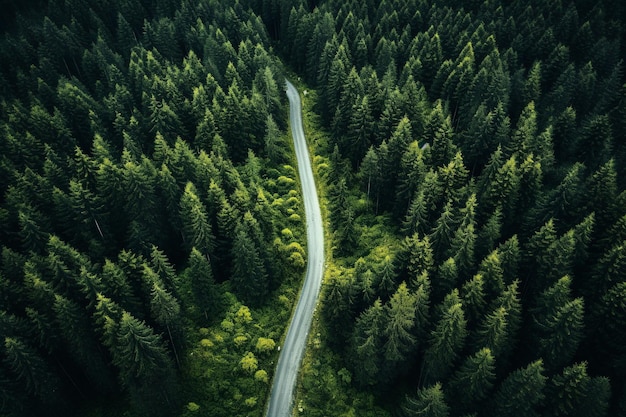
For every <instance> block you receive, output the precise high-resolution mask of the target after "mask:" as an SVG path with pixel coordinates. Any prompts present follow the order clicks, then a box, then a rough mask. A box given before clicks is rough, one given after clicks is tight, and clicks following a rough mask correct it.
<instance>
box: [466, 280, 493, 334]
mask: <svg viewBox="0 0 626 417" xmlns="http://www.w3.org/2000/svg"><path fill="white" fill-rule="evenodd" d="M484 287H485V281H484V280H483V276H482V275H481V274H476V275H474V276H473V277H472V279H470V280H469V281H466V282H465V283H464V284H463V286H462V287H461V290H460V296H461V299H462V300H463V306H464V311H465V312H466V315H467V321H468V323H469V324H470V325H472V324H474V323H476V322H477V320H478V319H479V318H480V317H481V316H482V314H483V313H484V311H485V307H486V306H487V300H486V297H485V288H484Z"/></svg>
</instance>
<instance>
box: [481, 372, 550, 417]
mask: <svg viewBox="0 0 626 417" xmlns="http://www.w3.org/2000/svg"><path fill="white" fill-rule="evenodd" d="M543 371H544V370H543V363H542V361H541V360H537V361H535V362H531V363H530V364H528V365H527V366H526V367H524V368H520V369H518V370H516V371H513V372H512V373H511V374H509V376H508V377H507V378H506V379H505V380H504V381H503V382H502V384H500V386H499V387H498V389H497V391H496V393H495V395H494V396H493V398H492V400H491V404H490V407H488V408H487V409H486V414H487V415H490V416H494V417H496V416H499V417H506V416H524V417H533V416H539V415H540V414H539V413H538V412H537V411H536V410H537V408H538V406H539V405H540V403H541V402H542V400H543V399H544V398H545V393H544V389H545V386H546V380H547V378H546V377H545V376H544V375H543Z"/></svg>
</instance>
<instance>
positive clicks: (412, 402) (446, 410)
mask: <svg viewBox="0 0 626 417" xmlns="http://www.w3.org/2000/svg"><path fill="white" fill-rule="evenodd" d="M402 413H403V414H402V415H403V416H406V417H417V416H419V417H448V416H449V415H450V407H449V406H448V404H447V403H446V399H445V395H444V391H443V389H442V388H441V384H440V383H439V382H437V383H436V384H434V385H431V386H429V387H427V388H419V389H418V390H417V395H416V396H415V397H408V396H407V397H406V399H405V400H404V404H403V405H402Z"/></svg>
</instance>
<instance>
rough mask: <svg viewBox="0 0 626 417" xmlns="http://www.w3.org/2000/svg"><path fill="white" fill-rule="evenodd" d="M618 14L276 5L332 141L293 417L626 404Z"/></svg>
mask: <svg viewBox="0 0 626 417" xmlns="http://www.w3.org/2000/svg"><path fill="white" fill-rule="evenodd" d="M623 7H624V6H623V5H622V4H621V3H619V2H585V1H554V2H553V1H550V2H546V1H532V0H530V1H497V0H496V1H485V2H480V1H465V2H463V1H461V2H458V1H446V0H441V1H434V2H432V1H428V2H427V1H420V0H414V1H410V0H408V1H400V0H398V1H393V0H390V1H385V0H383V1H381V2H374V1H332V0H330V1H325V2H320V3H319V4H318V5H317V7H316V8H315V9H312V10H311V9H310V8H307V5H306V4H301V5H299V6H298V7H293V8H291V10H290V12H289V14H288V15H287V14H286V13H284V14H282V15H281V18H280V20H277V18H275V17H274V16H275V14H274V13H273V12H272V11H271V10H269V9H264V11H265V13H264V14H262V16H263V19H264V20H265V22H266V24H268V25H269V28H270V33H273V34H274V35H275V36H277V37H279V39H281V44H280V45H281V48H282V51H283V54H284V56H285V57H287V60H288V61H289V62H290V64H291V65H292V66H293V68H295V70H296V71H297V72H298V73H301V74H302V75H303V77H305V79H306V80H307V82H309V83H310V84H311V85H312V86H314V87H315V89H316V93H317V102H316V103H315V107H314V110H315V112H316V113H317V114H319V118H317V119H316V118H315V117H313V116H311V120H312V123H317V124H318V125H319V126H320V127H321V128H323V129H324V132H325V134H323V135H322V137H321V139H320V140H319V144H320V145H319V147H320V149H322V151H321V152H323V153H325V159H324V161H323V162H322V163H321V165H320V167H322V169H321V171H322V172H321V175H322V176H323V177H324V178H325V179H326V183H327V184H328V185H327V190H326V191H327V192H326V197H327V199H328V203H329V213H330V214H329V220H330V223H331V226H332V231H333V242H332V251H333V257H334V259H332V262H330V267H329V268H328V271H327V277H326V283H325V288H324V300H323V309H322V312H321V318H320V320H319V323H318V325H317V327H316V332H317V333H316V335H315V336H314V338H313V340H312V343H311V350H312V351H311V352H309V358H308V359H307V363H306V364H305V367H304V371H303V377H302V382H301V393H300V396H299V400H298V404H297V405H298V407H299V409H300V410H302V413H303V414H302V415H310V416H327V415H345V416H352V415H358V416H365V415H372V416H374V415H377V416H380V415H385V414H388V415H400V416H467V417H469V416H494V417H496V416H500V417H502V416H581V417H583V416H585V417H591V416H608V415H622V416H623V415H626V393H625V386H624V382H625V380H624V375H625V373H626V368H625V365H626V350H625V346H626V302H625V301H626V292H625V290H626V287H625V281H624V279H625V277H626V275H625V272H626V270H625V267H626V263H625V262H624V259H625V258H624V256H625V254H626V247H625V244H626V241H625V238H626V228H625V226H626V192H624V186H625V183H624V174H625V171H624V167H625V163H626V155H625V149H626V148H625V145H626V143H625V139H626V137H625V134H626V130H625V129H624V127H625V126H624V120H626V100H625V99H626V94H625V92H626V90H625V86H624V73H623V71H624V67H623V65H624V63H623V61H622V60H621V57H623V56H624V51H625V48H624V46H625V45H624V43H623V41H624V19H623V12H624V9H623ZM274 28H278V29H274ZM272 29H274V32H272ZM377 407H381V408H377Z"/></svg>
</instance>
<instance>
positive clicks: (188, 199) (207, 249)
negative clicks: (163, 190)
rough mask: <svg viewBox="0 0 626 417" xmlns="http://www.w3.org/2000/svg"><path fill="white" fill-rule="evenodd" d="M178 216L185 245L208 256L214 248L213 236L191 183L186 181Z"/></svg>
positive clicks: (202, 205) (205, 214)
mask: <svg viewBox="0 0 626 417" xmlns="http://www.w3.org/2000/svg"><path fill="white" fill-rule="evenodd" d="M180 218H181V221H182V225H183V236H184V237H185V243H186V246H187V247H189V248H192V247H195V248H196V249H198V250H199V251H200V252H201V253H203V254H204V255H205V256H207V257H209V256H210V254H211V253H213V251H214V249H215V237H214V236H213V231H212V228H211V223H210V222H209V218H208V215H207V211H206V206H205V205H204V204H203V203H202V201H201V200H200V198H199V197H198V192H197V190H196V188H195V186H194V185H193V184H192V183H187V185H186V186H185V191H184V193H183V195H182V196H181V198H180Z"/></svg>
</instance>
